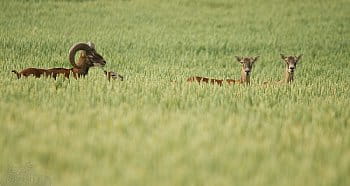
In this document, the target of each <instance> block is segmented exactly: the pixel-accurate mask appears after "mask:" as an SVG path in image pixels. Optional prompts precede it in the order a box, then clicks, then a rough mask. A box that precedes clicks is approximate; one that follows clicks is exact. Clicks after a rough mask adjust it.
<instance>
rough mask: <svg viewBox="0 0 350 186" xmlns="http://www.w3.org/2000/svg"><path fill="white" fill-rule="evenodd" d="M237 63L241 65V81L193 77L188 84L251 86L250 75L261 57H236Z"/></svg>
mask: <svg viewBox="0 0 350 186" xmlns="http://www.w3.org/2000/svg"><path fill="white" fill-rule="evenodd" d="M235 57H236V59H237V61H238V62H239V63H241V65H242V67H241V78H240V79H237V80H236V79H212V78H207V77H200V76H193V77H189V78H188V79H187V81H188V82H198V83H211V84H218V85H220V86H221V85H223V84H224V83H227V84H250V74H251V71H252V69H253V64H254V63H255V62H256V61H257V60H258V58H259V56H256V57H239V56H235Z"/></svg>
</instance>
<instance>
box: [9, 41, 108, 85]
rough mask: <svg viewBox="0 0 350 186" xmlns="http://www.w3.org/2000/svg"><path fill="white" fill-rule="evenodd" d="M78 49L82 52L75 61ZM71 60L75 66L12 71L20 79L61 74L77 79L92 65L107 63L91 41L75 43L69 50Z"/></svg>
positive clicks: (98, 65)
mask: <svg viewBox="0 0 350 186" xmlns="http://www.w3.org/2000/svg"><path fill="white" fill-rule="evenodd" d="M78 51H81V53H80V56H79V59H78V61H77V62H75V54H76V53H77V52H78ZM69 62H70V63H71V65H72V66H73V68H69V69H67V68H50V69H41V68H26V69H23V70H22V71H20V72H17V71H16V70H12V72H13V73H15V74H16V75H17V78H18V79H19V78H21V77H22V76H24V77H28V76H34V77H36V78H39V77H42V76H50V77H53V78H54V79H56V78H57V76H59V75H64V77H66V78H69V77H70V76H71V75H72V76H73V77H74V78H75V79H76V78H79V77H82V76H86V75H87V74H88V72H89V69H90V68H91V67H103V66H104V65H106V61H105V60H104V59H103V57H102V56H101V55H100V54H99V53H97V52H96V49H95V45H94V44H93V43H91V42H88V43H82V42H81V43H77V44H75V45H73V46H72V47H71V48H70V50H69Z"/></svg>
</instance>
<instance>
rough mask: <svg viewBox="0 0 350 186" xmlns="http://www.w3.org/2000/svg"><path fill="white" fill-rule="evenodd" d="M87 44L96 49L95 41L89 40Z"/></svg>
mask: <svg viewBox="0 0 350 186" xmlns="http://www.w3.org/2000/svg"><path fill="white" fill-rule="evenodd" d="M87 44H88V45H89V46H90V47H91V48H92V49H94V50H95V44H94V43H93V42H91V41H89V42H87Z"/></svg>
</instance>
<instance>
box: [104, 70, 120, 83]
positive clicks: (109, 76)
mask: <svg viewBox="0 0 350 186" xmlns="http://www.w3.org/2000/svg"><path fill="white" fill-rule="evenodd" d="M104 73H105V75H106V76H107V79H108V81H111V79H120V80H121V81H123V80H124V77H123V76H121V75H120V74H118V73H116V72H113V71H108V72H107V71H104Z"/></svg>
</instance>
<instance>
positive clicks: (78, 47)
mask: <svg viewBox="0 0 350 186" xmlns="http://www.w3.org/2000/svg"><path fill="white" fill-rule="evenodd" d="M79 50H84V51H91V50H93V49H92V48H91V47H90V46H89V45H88V44H87V43H82V42H81V43H76V44H74V45H73V46H72V47H71V48H70V49H69V62H70V63H71V64H72V66H73V67H77V64H76V63H75V54H76V53H77V52H78V51H79Z"/></svg>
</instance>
